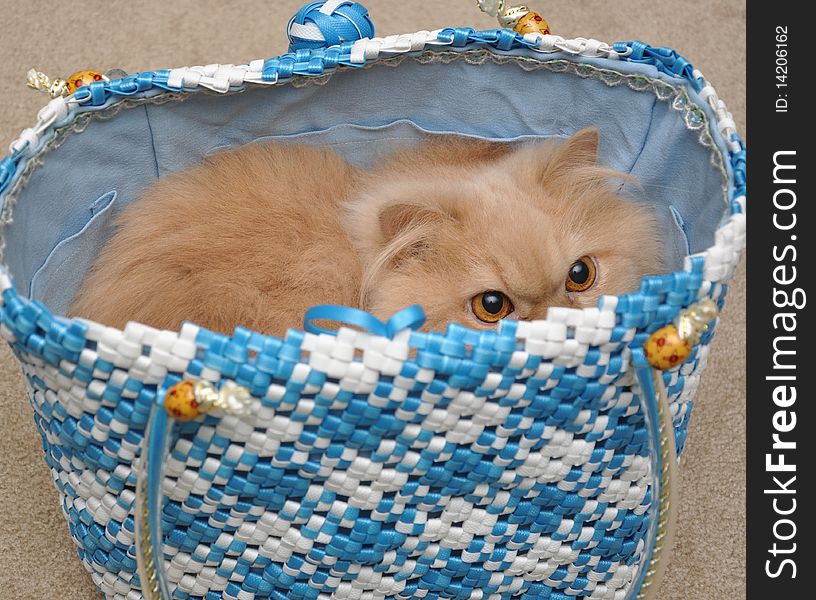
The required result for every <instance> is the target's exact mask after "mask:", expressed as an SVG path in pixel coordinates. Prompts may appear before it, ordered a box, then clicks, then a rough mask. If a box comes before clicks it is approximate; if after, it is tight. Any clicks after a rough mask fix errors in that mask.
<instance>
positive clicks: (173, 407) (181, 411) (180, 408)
mask: <svg viewBox="0 0 816 600" xmlns="http://www.w3.org/2000/svg"><path fill="white" fill-rule="evenodd" d="M194 385H195V384H194V383H192V382H190V381H179V382H178V383H176V384H175V385H173V386H171V387H170V389H168V390H167V393H166V394H165V395H164V410H166V411H167V414H169V415H170V416H171V417H173V418H174V419H179V420H180V421H191V420H192V419H195V418H196V417H197V416H198V415H199V414H201V413H200V412H199V410H198V400H196V397H195V390H194Z"/></svg>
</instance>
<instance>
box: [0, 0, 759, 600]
mask: <svg viewBox="0 0 816 600" xmlns="http://www.w3.org/2000/svg"><path fill="white" fill-rule="evenodd" d="M481 4H483V5H484V4H491V3H485V2H482V3H481ZM500 4H501V3H492V4H491V7H492V8H493V9H495V10H494V14H496V13H497V12H499V9H500V7H498V8H497V6H498V5H500ZM493 5H497V6H493ZM489 8H490V7H489ZM499 16H501V15H499ZM516 17H518V15H516ZM508 23H510V24H511V22H510V21H508ZM289 27H290V29H289V32H290V39H291V41H292V48H290V51H289V52H288V53H286V54H284V55H282V56H279V57H276V58H272V59H268V60H255V61H252V62H250V63H248V64H244V65H208V66H204V67H189V68H177V69H171V70H162V71H152V72H144V73H138V74H133V75H126V76H122V77H120V78H115V79H111V80H107V81H106V80H101V81H95V82H92V83H89V84H88V85H85V86H83V87H79V88H78V89H76V91H74V92H73V94H71V95H67V96H59V97H57V98H55V99H53V100H51V101H50V102H49V103H48V104H47V105H46V106H45V107H44V108H43V109H42V110H41V111H40V113H39V114H38V118H37V122H36V124H35V125H34V126H33V127H32V128H30V129H26V130H25V131H24V132H22V134H21V135H20V136H19V138H18V139H17V140H16V141H15V142H14V143H13V144H12V146H11V152H10V154H9V155H8V156H6V157H5V158H4V159H3V160H2V161H0V207H2V208H1V209H0V233H1V234H2V245H0V292H2V295H1V296H0V317H1V320H0V334H2V337H3V338H4V339H5V340H6V341H7V342H8V343H9V344H10V345H11V347H12V349H13V352H14V354H15V356H16V357H17V359H18V360H19V361H20V364H21V365H22V369H23V372H24V374H25V377H26V380H27V383H28V391H29V398H30V401H31V406H32V407H33V409H34V418H35V422H36V425H37V427H38V429H39V431H40V434H41V435H42V440H43V448H44V451H45V460H46V463H47V464H48V466H49V468H50V469H51V471H52V474H53V478H54V482H55V484H56V486H57V488H58V489H59V491H60V494H61V498H62V506H63V510H64V514H65V517H66V519H67V521H68V526H69V528H70V532H71V535H72V536H73V538H74V540H75V541H76V544H77V549H78V552H79V556H80V558H81V560H82V562H83V564H84V565H85V567H86V568H87V570H88V571H89V573H90V574H91V576H92V577H93V580H94V582H95V583H96V585H97V586H98V587H99V589H100V590H101V591H102V592H103V593H104V594H105V596H106V598H109V599H115V600H124V599H127V600H135V599H137V598H142V597H144V598H148V599H151V598H163V599H166V598H177V599H207V600H211V599H216V598H224V599H242V600H244V599H250V598H277V599H284V598H287V599H317V598H361V599H362V598H366V599H368V598H371V599H374V598H389V599H390V598H394V599H397V598H399V599H408V598H458V599H470V598H475V599H478V598H485V599H487V598H491V599H492V598H496V599H505V598H515V597H524V598H540V599H550V600H567V599H572V598H591V599H608V600H624V599H628V598H636V597H638V598H643V597H646V596H647V595H648V594H649V593H651V592H650V590H651V591H652V592H653V590H654V588H655V587H656V581H657V579H658V578H659V573H660V570H661V569H662V563H661V562H660V560H659V559H660V556H661V554H662V552H663V551H664V549H665V547H666V544H667V542H668V538H669V537H670V533H671V519H672V511H671V500H672V493H675V492H676V488H675V487H673V486H672V483H671V482H672V480H671V473H672V471H673V469H674V465H675V464H676V453H677V452H681V451H682V448H683V445H684V442H685V436H686V427H687V425H688V422H689V417H690V415H691V409H692V405H693V398H694V393H695V390H696V388H697V385H698V381H699V378H700V375H701V372H702V371H703V368H704V366H705V363H706V358H707V355H708V343H709V341H710V340H711V337H712V335H713V333H714V329H715V325H716V319H714V320H712V321H711V322H709V323H708V326H707V327H701V328H699V329H698V330H697V331H698V333H700V335H699V338H696V337H695V338H690V339H693V342H696V343H693V344H690V346H689V347H690V355H689V356H688V358H687V360H685V361H682V360H678V361H677V364H676V365H675V364H674V363H672V364H670V365H668V367H669V368H667V369H665V370H662V371H658V370H655V369H654V368H653V366H652V364H654V361H652V363H651V364H650V362H649V358H648V357H647V356H646V352H645V351H644V344H645V343H647V342H648V341H649V340H652V341H654V340H655V337H654V335H653V334H654V333H655V332H657V331H665V329H664V328H665V327H666V326H671V324H672V323H673V322H674V323H677V324H678V327H679V329H680V330H681V333H682V329H683V326H684V325H683V323H686V324H687V323H688V320H689V319H690V318H695V315H698V313H699V312H700V310H701V309H700V307H701V306H703V307H705V306H707V307H709V310H710V307H711V306H712V305H713V304H715V305H716V307H720V308H721V307H722V304H723V302H724V299H725V295H726V292H727V282H728V280H729V279H730V278H731V276H732V274H733V273H734V270H735V268H736V266H737V264H738V262H739V259H740V254H741V251H742V249H743V247H744V244H745V215H744V209H745V150H744V146H743V144H742V142H741V140H740V138H739V137H738V135H737V133H736V131H735V127H734V122H733V120H732V118H731V115H730V114H729V113H728V111H727V109H726V107H725V105H724V104H723V102H722V101H721V100H719V98H718V97H717V94H716V93H715V91H714V88H713V87H712V86H711V85H710V84H709V83H708V82H707V81H706V80H705V79H704V78H703V76H702V74H701V73H699V72H698V71H696V70H695V69H693V68H692V66H691V65H690V64H689V63H688V62H687V61H686V60H685V59H684V58H682V57H681V56H679V55H678V54H677V53H675V52H674V51H672V50H670V49H667V48H653V47H650V46H648V45H647V44H644V43H641V42H627V43H618V44H614V45H608V44H605V43H601V42H598V41H596V40H591V39H583V38H577V39H563V38H561V37H559V36H555V35H551V34H546V33H541V32H538V33H535V32H533V33H526V34H524V35H522V34H521V33H518V32H516V31H513V30H511V29H496V30H489V31H475V30H473V29H469V28H448V29H442V30H438V31H432V32H428V31H420V32H417V33H411V34H405V35H398V36H389V37H386V38H376V37H373V36H374V31H373V25H372V24H371V21H370V19H369V17H368V14H367V12H366V11H365V9H363V8H362V7H361V6H360V5H359V4H356V3H352V2H345V1H331V2H327V3H320V2H318V3H311V4H309V5H307V6H306V7H304V9H303V10H302V11H301V12H300V13H298V15H296V16H295V17H294V18H293V19H292V21H291V22H290V25H289ZM463 101H466V102H467V110H462V106H463ZM592 125H596V126H598V127H599V128H600V130H601V140H602V142H601V149H600V154H601V157H602V160H603V161H604V162H605V163H606V164H607V165H608V166H610V167H612V168H615V169H619V170H622V171H625V172H628V173H631V174H632V175H634V176H635V177H637V178H638V179H639V180H640V181H641V183H642V184H643V187H644V189H645V190H646V192H648V195H649V196H650V198H651V200H652V202H653V203H654V206H655V210H656V211H657V213H658V214H659V216H660V218H661V219H662V221H663V223H664V225H665V226H666V231H667V235H666V246H667V254H668V255H669V258H670V262H671V269H672V271H671V272H668V273H667V274H665V275H661V276H653V277H647V278H645V279H644V280H643V281H642V283H641V285H640V288H639V289H638V290H637V291H635V292H633V293H631V294H629V295H626V296H620V297H613V296H605V297H603V298H602V299H601V300H600V301H599V303H598V306H597V307H596V308H591V309H582V310H578V309H567V308H552V309H550V311H549V313H548V317H547V319H546V320H541V321H529V322H528V321H505V322H502V323H501V326H500V327H499V329H498V330H497V331H474V330H471V329H468V328H466V327H463V326H460V325H455V324H452V325H450V326H449V327H448V328H447V330H446V331H439V332H430V333H426V332H420V331H417V330H416V329H417V326H418V325H419V324H420V323H421V321H422V314H421V310H420V309H418V308H417V307H412V308H408V309H406V310H405V311H402V312H400V313H397V314H396V315H395V316H394V317H393V318H392V319H391V320H389V321H388V322H381V321H379V320H377V319H375V318H374V317H373V316H371V315H368V314H366V313H362V312H360V311H355V310H352V309H343V308H339V307H317V308H316V309H314V310H313V311H312V312H311V313H310V314H307V316H306V323H305V327H304V330H303V331H299V330H290V331H289V333H288V334H287V335H286V336H285V337H284V338H283V339H279V338H275V337H270V336H265V335H261V334H259V333H256V332H253V331H249V330H246V329H241V328H239V329H237V330H236V331H235V332H234V333H233V334H232V335H231V336H225V335H221V334H219V333H214V332H211V331H208V330H206V329H204V328H201V327H199V326H197V325H196V324H195V323H191V322H190V323H186V324H185V325H184V326H183V327H182V328H181V330H180V331H158V330H155V329H152V328H150V327H147V326H144V325H141V324H139V323H135V322H132V323H129V324H128V325H127V326H126V327H125V329H124V330H122V331H120V330H118V329H114V328H110V327H105V326H103V325H100V324H97V323H93V322H90V321H87V320H83V319H69V318H66V317H64V316H61V315H62V314H64V313H65V311H66V309H67V306H68V303H69V302H70V299H71V298H72V296H73V294H74V293H75V292H76V290H77V288H78V286H79V283H80V282H81V280H82V277H83V276H84V274H85V273H86V271H87V269H88V268H89V266H90V265H91V264H92V262H93V259H94V257H95V256H96V254H97V253H98V252H99V250H100V249H101V247H102V245H103V244H104V242H105V241H106V240H107V239H108V238H109V237H110V235H111V234H112V231H113V227H114V225H113V222H114V218H115V215H117V214H118V212H119V210H120V209H121V208H122V207H123V206H126V205H127V204H128V203H129V202H132V201H133V200H135V199H136V198H138V196H139V194H140V193H141V192H142V191H143V190H144V189H145V188H146V187H147V186H148V185H150V184H151V183H152V182H153V181H155V180H156V179H157V178H159V177H163V176H165V175H166V174H168V173H172V172H175V171H178V170H181V169H184V168H186V167H189V166H191V165H193V164H196V163H197V162H199V161H200V160H201V159H202V158H203V157H204V156H206V155H207V154H208V153H210V152H212V151H215V150H218V149H220V148H224V147H229V146H236V145H240V144H244V143H248V142H251V141H255V140H261V139H263V140H266V139H274V140H280V141H297V142H301V143H313V144H328V145H331V146H333V147H334V148H336V149H337V150H338V151H339V152H341V153H342V154H343V155H344V156H345V157H346V158H347V159H348V160H349V161H351V162H352V163H354V164H358V165H361V166H366V165H368V164H370V163H371V162H372V160H373V159H374V158H375V157H376V156H377V155H378V154H379V153H381V152H383V151H384V150H385V149H387V148H391V147H393V146H395V145H398V144H400V143H403V142H406V143H410V142H411V141H415V140H417V139H419V138H420V137H422V136H424V135H428V134H441V133H444V134H456V135H462V136H469V137H472V138H479V139H490V140H503V141H520V140H527V139H537V138H547V137H568V136H569V135H571V134H572V133H574V132H575V131H577V130H579V129H581V128H583V127H585V126H592ZM669 180H671V181H672V182H674V185H671V186H667V185H666V182H667V181H669ZM616 226H618V227H619V228H620V235H622V236H623V235H626V226H625V224H616ZM157 243H160V241H157ZM167 251H168V252H172V248H168V249H167ZM156 294H158V295H160V294H161V290H160V289H157V290H156ZM706 300H711V301H713V303H712V302H709V303H706V302H705V301H706ZM712 316H713V314H711V315H710V316H709V318H710V317H712ZM326 318H329V319H333V320H335V321H339V322H340V323H341V325H343V326H341V327H340V328H339V329H338V330H337V331H327V330H321V329H319V328H317V327H316V326H315V325H314V324H313V323H314V321H316V320H321V322H323V321H322V320H323V319H326ZM684 319H685V321H684ZM681 363H682V364H681ZM184 386H187V387H184ZM179 390H186V391H187V393H191V394H194V395H195V397H196V398H199V399H200V398H202V397H206V398H208V399H209V400H208V402H210V404H211V406H212V407H214V410H213V411H212V412H210V413H207V414H203V415H201V416H199V417H198V418H196V419H192V420H187V421H180V420H177V419H173V418H172V417H171V416H170V415H168V413H167V412H166V411H165V410H164V409H163V408H162V407H163V405H164V403H165V401H166V398H169V397H170V395H171V394H175V393H177V392H178V391H179Z"/></svg>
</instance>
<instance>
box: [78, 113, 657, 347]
mask: <svg viewBox="0 0 816 600" xmlns="http://www.w3.org/2000/svg"><path fill="white" fill-rule="evenodd" d="M598 140H599V137H598V131H597V130H596V129H583V130H581V131H579V132H577V133H576V134H575V135H573V136H572V137H571V138H569V139H567V140H565V141H561V142H557V141H554V140H548V141H544V142H534V143H526V144H507V143H497V142H485V141H476V140H471V139H463V138H459V137H453V136H437V137H430V138H428V139H427V140H425V141H422V142H420V143H418V144H417V145H415V146H413V147H410V148H408V149H404V150H400V151H397V152H395V153H394V154H392V155H390V156H386V157H385V158H383V159H382V160H381V161H380V162H379V163H378V164H376V165H375V166H374V167H373V168H371V169H370V170H361V169H357V168H355V167H353V166H351V165H349V164H348V163H347V162H345V161H344V160H343V159H342V158H341V157H340V156H339V155H338V154H337V153H335V152H334V151H332V150H330V149H327V148H319V147H308V146H299V145H291V144H289V145H284V144H279V143H266V144H260V143H253V144H248V145H245V146H243V147H240V148H238V149H235V150H230V151H225V152H221V153H219V154H215V155H212V156H210V157H209V158H207V159H206V160H205V161H204V162H203V163H202V164H200V165H198V166H196V167H193V168H191V169H188V170H186V171H183V172H179V173H176V174H174V175H171V176H168V177H166V178H164V179H162V180H160V181H158V182H157V183H155V184H154V185H152V186H151V187H149V188H148V189H147V190H146V192H145V193H144V195H143V196H142V197H141V198H139V199H138V200H137V201H135V202H133V203H132V204H131V205H130V206H128V207H127V208H126V209H125V210H123V211H122V214H121V215H120V217H119V218H118V221H117V230H116V233H115V234H114V235H113V237H112V238H111V239H110V241H109V242H108V244H107V245H106V246H105V248H104V249H103V251H102V252H101V254H100V255H99V257H98V259H97V260H96V262H95V264H94V265H93V266H92V268H91V270H90V272H89V273H88V275H87V277H86V278H85V280H84V281H83V283H82V286H81V288H80V290H79V292H78V294H77V296H76V297H75V299H74V301H73V304H72V306H71V309H70V314H71V315H72V316H81V317H86V318H90V319H93V320H95V321H99V322H101V323H104V324H107V325H111V326H115V327H119V328H121V327H123V326H124V325H125V323H126V322H127V321H128V320H134V321H139V322H142V323H145V324H148V325H151V326H154V327H157V328H166V329H178V328H179V327H180V326H181V324H182V322H183V321H185V320H190V321H193V322H195V323H197V324H199V325H202V326H204V327H207V328H209V329H213V330H216V331H221V332H224V333H230V332H231V331H232V330H233V329H234V327H235V326H237V325H241V326H244V327H248V328H251V329H254V330H257V331H260V332H263V333H267V334H274V335H282V334H283V333H285V331H286V329H287V328H289V327H301V326H302V322H303V314H304V312H305V311H306V309H308V308H309V307H311V306H313V305H315V304H343V305H348V306H356V307H358V308H362V309H365V310H367V311H370V312H372V313H373V314H374V315H376V316H378V317H380V318H388V317H390V316H391V315H392V314H393V313H394V312H396V311H398V310H400V309H402V308H404V307H406V306H408V305H410V304H414V303H418V304H420V305H422V307H423V308H424V310H425V312H426V314H427V321H426V325H425V327H426V328H428V329H433V330H444V328H445V326H446V324H447V323H448V322H451V321H455V322H459V323H463V324H466V325H469V326H475V327H495V325H496V323H497V322H498V321H500V320H501V319H503V318H517V319H540V318H544V317H545V316H546V312H547V309H548V307H550V306H568V307H570V306H571V307H589V306H595V305H596V304H597V301H598V298H599V297H600V296H601V295H604V294H616V295H617V294H622V293H627V292H631V291H634V290H635V289H636V288H637V286H638V283H639V280H640V278H641V277H643V276H644V275H649V274H654V273H659V272H660V271H661V268H662V262H663V261H662V251H661V244H660V234H659V226H658V224H657V222H656V220H655V217H654V215H653V213H652V211H651V210H650V209H648V208H645V207H644V206H643V205H642V204H638V203H635V202H633V201H631V200H626V199H623V198H621V197H620V196H619V195H618V193H617V190H618V188H619V187H620V183H621V181H622V180H627V179H631V178H629V177H628V176H627V175H624V174H622V173H618V172H615V171H612V170H610V169H607V168H604V167H602V166H600V165H599V164H598V160H597V149H598Z"/></svg>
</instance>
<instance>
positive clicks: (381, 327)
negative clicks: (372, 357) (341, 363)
mask: <svg viewBox="0 0 816 600" xmlns="http://www.w3.org/2000/svg"><path fill="white" fill-rule="evenodd" d="M317 320H325V321H337V322H339V323H344V324H347V325H354V326H356V327H360V328H361V329H363V330H364V331H368V332H369V333H373V334H374V335H381V336H384V337H390V338H392V337H394V336H395V335H396V334H397V333H398V332H400V331H402V330H403V329H418V328H419V327H422V324H423V323H425V311H424V310H422V307H421V306H420V305H419V304H414V305H413V306H409V307H408V308H403V309H402V310H401V311H399V312H397V313H395V314H394V316H392V317H391V318H390V319H388V321H387V322H385V323H383V322H382V321H380V320H379V319H378V318H377V317H375V316H374V315H372V314H371V313H367V312H365V311H364V310H359V309H357V308H351V307H350V306H338V305H335V304H319V305H317V306H313V307H312V308H310V309H309V310H307V311H306V314H305V315H303V329H304V330H306V331H308V332H309V333H328V334H330V335H337V331H335V330H333V329H326V328H325V327H318V326H317V325H315V324H314V322H313V321H317Z"/></svg>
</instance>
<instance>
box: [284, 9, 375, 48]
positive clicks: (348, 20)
mask: <svg viewBox="0 0 816 600" xmlns="http://www.w3.org/2000/svg"><path fill="white" fill-rule="evenodd" d="M287 35H288V36H289V52H294V51H295V50H302V49H312V48H325V47H326V46H336V45H337V44H340V43H342V42H356V41H357V40H360V39H362V38H371V37H374V23H372V22H371V18H370V17H369V16H368V10H367V9H366V8H365V6H363V5H362V4H359V3H357V2H351V1H349V0H328V1H326V2H310V3H309V4H307V5H305V6H304V7H303V8H301V9H300V10H299V11H298V12H297V13H296V14H295V16H294V17H292V19H291V21H289V28H288V30H287Z"/></svg>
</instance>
